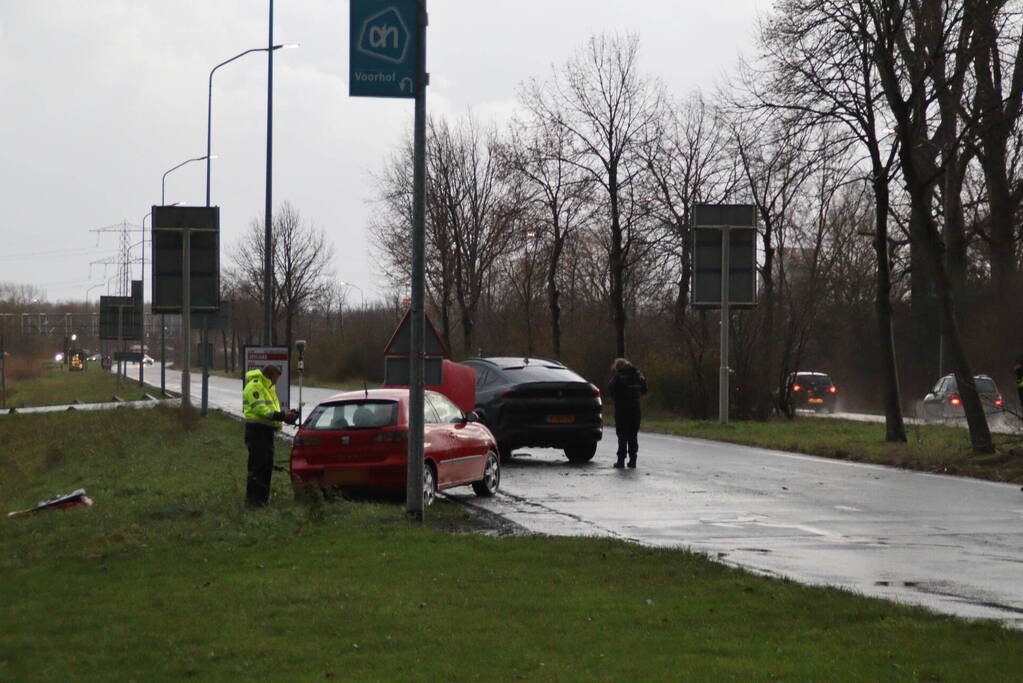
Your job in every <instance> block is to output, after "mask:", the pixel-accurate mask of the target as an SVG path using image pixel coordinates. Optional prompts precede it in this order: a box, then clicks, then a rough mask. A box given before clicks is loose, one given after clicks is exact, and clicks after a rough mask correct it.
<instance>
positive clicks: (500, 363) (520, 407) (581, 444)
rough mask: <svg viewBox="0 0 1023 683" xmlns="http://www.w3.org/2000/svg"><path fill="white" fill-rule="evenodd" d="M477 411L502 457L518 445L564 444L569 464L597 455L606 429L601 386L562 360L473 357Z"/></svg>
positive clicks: (466, 362) (471, 359) (465, 361)
mask: <svg viewBox="0 0 1023 683" xmlns="http://www.w3.org/2000/svg"><path fill="white" fill-rule="evenodd" d="M462 363H463V364H464V365H468V366H469V367H471V368H473V369H475V370H476V412H477V413H478V414H479V416H480V420H481V421H482V422H483V423H484V424H485V425H487V426H488V427H490V430H491V431H492V432H493V433H494V437H495V438H496V439H497V443H498V444H499V448H500V451H501V457H503V458H508V457H510V456H511V452H512V451H513V450H515V449H516V448H522V447H524V446H537V447H548V448H560V449H562V450H564V451H565V456H566V457H567V458H568V459H569V461H571V462H575V463H580V462H587V461H589V460H592V459H593V455H594V453H596V451H597V442H598V441H600V437H601V435H602V428H603V421H604V418H603V415H602V413H601V396H600V389H598V388H597V387H596V386H594V385H593V384H591V383H590V382H587V381H586V380H585V379H583V378H582V377H580V376H579V375H577V374H576V373H574V372H572V371H571V370H569V369H568V368H567V367H565V366H564V365H563V364H561V363H559V362H558V361H552V360H545V359H543V358H504V357H501V358H470V359H468V360H464V361H462Z"/></svg>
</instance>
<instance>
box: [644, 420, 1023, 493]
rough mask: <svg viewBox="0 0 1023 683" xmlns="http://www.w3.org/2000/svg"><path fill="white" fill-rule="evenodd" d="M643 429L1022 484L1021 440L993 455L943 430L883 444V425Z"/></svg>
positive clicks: (651, 423) (920, 430) (689, 424)
mask: <svg viewBox="0 0 1023 683" xmlns="http://www.w3.org/2000/svg"><path fill="white" fill-rule="evenodd" d="M643 430H644V431H650V432H657V433H661V434H672V435H675V436H690V437H697V438H701V439H711V440H714V441H726V442H728V443H737V444H742V445H745V446H757V447H760V448H770V449H775V450H782V451H791V452H795V453H807V454H809V455H820V456H824V457H827V458H838V459H841V460H855V461H858V462H870V463H875V464H879V465H893V466H896V467H904V468H907V469H914V470H922V471H925V472H939V473H944V474H956V475H963V476H970V477H978V478H981V479H989V480H992V481H1007V482H1016V483H1023V444H1021V441H1020V436H1019V435H1011V436H1006V435H997V434H996V435H993V436H994V438H995V442H996V443H997V444H998V447H997V452H996V453H995V454H994V455H987V456H978V455H976V454H974V453H973V452H972V450H971V449H970V442H969V434H968V433H967V431H966V430H965V429H960V428H957V427H950V426H945V425H937V424H934V425H906V431H907V437H908V440H907V442H906V443H904V444H899V443H887V442H885V440H884V438H885V426H884V424H883V423H875V422H857V421H853V420H840V419H830V418H828V419H823V418H797V419H795V420H787V419H784V418H779V419H773V420H770V421H768V422H754V421H736V422H730V423H729V424H727V425H722V424H719V423H717V422H710V421H697V420H681V419H664V418H657V417H655V418H652V419H645V420H644V421H643Z"/></svg>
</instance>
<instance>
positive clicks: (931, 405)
mask: <svg viewBox="0 0 1023 683" xmlns="http://www.w3.org/2000/svg"><path fill="white" fill-rule="evenodd" d="M973 382H974V384H975V385H976V387H977V394H978V395H979V396H980V403H981V405H982V406H983V407H984V412H985V413H986V414H988V415H992V414H995V413H1000V412H1002V411H1003V410H1005V403H1004V401H1003V400H1002V395H1001V393H999V391H998V387H997V386H996V385H995V381H994V380H993V379H991V377H990V376H989V375H974V376H973ZM965 415H966V413H965V412H964V411H963V402H962V399H961V397H960V396H959V388H958V386H957V385H956V377H955V375H945V376H944V377H942V378H941V379H939V380H938V381H937V382H936V383H935V385H934V388H933V389H931V391H930V392H929V393H928V394H927V395H926V396H924V402H923V417H924V419H925V420H943V419H947V418H954V417H965Z"/></svg>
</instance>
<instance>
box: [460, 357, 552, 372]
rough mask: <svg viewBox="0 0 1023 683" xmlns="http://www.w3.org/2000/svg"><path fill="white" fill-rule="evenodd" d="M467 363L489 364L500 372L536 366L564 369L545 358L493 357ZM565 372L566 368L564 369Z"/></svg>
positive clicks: (468, 359) (475, 359)
mask: <svg viewBox="0 0 1023 683" xmlns="http://www.w3.org/2000/svg"><path fill="white" fill-rule="evenodd" d="M466 360H467V361H483V362H484V363H491V364H492V365H495V366H497V367H499V368H501V369H502V370H506V369H509V368H524V367H526V366H527V365H536V366H539V367H545V368H565V365H564V364H563V363H559V362H558V361H556V360H547V359H546V358H523V357H515V356H495V357H491V358H466ZM565 369H566V370H567V369H568V368H565Z"/></svg>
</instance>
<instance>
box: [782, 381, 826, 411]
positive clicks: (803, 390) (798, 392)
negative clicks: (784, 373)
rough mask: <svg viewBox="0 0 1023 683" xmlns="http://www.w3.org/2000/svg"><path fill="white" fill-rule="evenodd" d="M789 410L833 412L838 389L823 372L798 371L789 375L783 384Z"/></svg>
mask: <svg viewBox="0 0 1023 683" xmlns="http://www.w3.org/2000/svg"><path fill="white" fill-rule="evenodd" d="M785 389H786V393H787V394H788V396H787V400H788V406H789V408H790V409H795V408H805V409H809V410H815V411H817V412H823V411H825V410H826V411H828V412H829V413H833V412H835V402H836V400H837V399H838V388H837V387H836V386H835V383H834V382H832V381H831V376H830V375H828V374H826V373H823V372H808V371H800V372H793V373H791V374H790V375H789V378H788V381H787V382H786V383H785Z"/></svg>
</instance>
